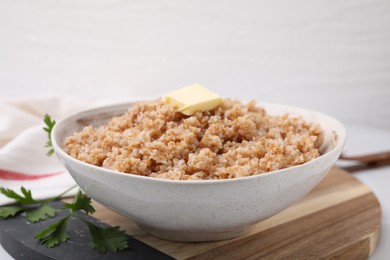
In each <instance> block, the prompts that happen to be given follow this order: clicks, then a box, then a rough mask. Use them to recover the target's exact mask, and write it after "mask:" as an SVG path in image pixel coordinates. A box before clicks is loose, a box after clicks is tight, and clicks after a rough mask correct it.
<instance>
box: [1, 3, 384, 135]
mask: <svg viewBox="0 0 390 260" xmlns="http://www.w3.org/2000/svg"><path fill="white" fill-rule="evenodd" d="M193 82H199V83H201V84H203V85H204V86H206V87H208V88H211V89H213V90H214V91H217V92H219V93H220V94H221V95H223V96H226V97H236V98H240V99H251V98H254V99H257V100H262V101H271V102H279V103H287V104H293V105H299V106H303V107H307V108H312V109H316V110H319V111H323V112H326V113H329V114H332V115H334V116H337V117H339V118H340V119H341V120H347V121H356V122H360V123H368V124H372V125H375V126H382V127H389V128H390V122H389V121H390V120H384V119H390V112H389V111H390V103H389V100H390V1H388V0H343V1H339V0H296V1H288V0H276V1H239V0H236V1H205V0H201V1H199V0H197V1H179V0H173V1H157V0H153V1H145V0H139V1H134V0H132V1H126V0H114V1H108V0H97V1H96V0H90V1H78V0H71V1H52V0H36V1H31V0H1V1H0V93H1V97H20V96H31V95H42V94H47V93H61V94H67V95H71V96H76V97H80V98H88V99H91V98H102V97H117V96H120V97H137V96H161V95H162V94H164V93H166V92H168V91H171V90H173V89H176V88H178V87H181V86H184V85H187V84H190V83H193Z"/></svg>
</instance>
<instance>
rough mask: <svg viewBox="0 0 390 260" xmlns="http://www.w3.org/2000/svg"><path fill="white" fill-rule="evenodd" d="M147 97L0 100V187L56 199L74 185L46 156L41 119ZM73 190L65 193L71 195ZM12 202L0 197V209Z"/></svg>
mask: <svg viewBox="0 0 390 260" xmlns="http://www.w3.org/2000/svg"><path fill="white" fill-rule="evenodd" d="M148 99H150V97H134V96H133V97H131V98H129V97H122V98H114V99H110V98H106V99H103V100H94V101H92V100H79V99H75V98H71V97H63V96H44V97H28V98H18V99H8V100H7V99H1V100H0V187H5V188H10V189H13V190H15V191H20V188H21V186H23V187H25V188H26V189H30V190H31V192H32V195H33V198H34V199H46V198H50V197H53V196H57V195H59V194H61V193H62V192H64V191H65V190H67V189H68V188H70V187H72V186H74V185H76V183H75V182H74V180H73V179H72V177H71V176H70V174H69V173H68V172H67V170H66V169H65V168H64V167H63V166H62V164H61V163H60V162H59V160H58V159H57V157H56V156H55V155H52V156H51V157H49V156H47V155H46V153H47V152H48V150H49V148H47V147H44V146H45V144H46V142H47V133H46V132H45V131H44V130H43V129H42V128H43V127H44V126H45V125H44V123H43V117H44V115H45V114H46V113H47V114H49V115H50V116H51V117H52V118H53V119H55V120H57V121H58V120H60V119H61V118H63V117H65V116H67V115H70V114H72V113H75V112H77V111H80V110H83V109H87V108H92V107H96V106H102V105H109V104H112V103H124V102H131V101H135V100H148ZM76 191H77V189H74V190H72V191H71V192H69V193H67V195H74V194H75V192H76ZM11 202H12V200H10V199H8V198H6V197H5V196H3V195H2V194H0V206H1V205H5V204H8V203H11Z"/></svg>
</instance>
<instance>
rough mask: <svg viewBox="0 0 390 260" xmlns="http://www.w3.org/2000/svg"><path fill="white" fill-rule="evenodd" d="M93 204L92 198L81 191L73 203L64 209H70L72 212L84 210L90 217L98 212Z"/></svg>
mask: <svg viewBox="0 0 390 260" xmlns="http://www.w3.org/2000/svg"><path fill="white" fill-rule="evenodd" d="M91 203H92V202H91V198H90V197H88V196H87V195H85V194H83V193H82V192H81V191H79V192H78V193H77V194H76V196H75V198H74V200H73V203H65V205H64V208H67V209H70V210H71V211H72V212H75V211H78V210H84V211H85V213H87V215H88V214H92V213H94V212H95V211H96V210H95V208H94V207H93V206H92V204H91Z"/></svg>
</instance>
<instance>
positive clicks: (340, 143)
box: [51, 100, 347, 185]
mask: <svg viewBox="0 0 390 260" xmlns="http://www.w3.org/2000/svg"><path fill="white" fill-rule="evenodd" d="M147 101H150V100H147ZM137 102H143V101H137ZM137 102H121V103H114V104H110V105H104V106H99V107H94V108H89V109H85V110H82V111H79V112H76V113H72V114H70V115H68V116H66V117H64V118H62V119H61V120H59V121H58V122H57V123H56V124H55V125H54V128H53V130H52V133H51V140H52V146H53V149H54V151H55V153H56V155H57V156H58V157H63V158H65V159H67V160H70V161H72V162H74V163H76V164H81V165H82V166H83V167H87V168H90V169H92V170H97V171H98V172H101V173H103V174H115V175H118V176H122V177H123V178H129V179H132V178H136V179H140V180H145V181H148V182H157V183H173V184H180V185H194V184H196V185H199V184H202V185H205V184H206V185H210V184H222V183H231V182H242V181H250V180H253V179H257V178H264V177H265V176H270V175H275V174H281V173H286V172H287V171H290V170H292V169H298V168H300V167H306V166H310V165H313V164H316V163H317V162H318V161H320V160H324V158H327V157H329V156H332V154H333V153H335V151H337V150H339V149H340V148H341V149H342V147H343V146H344V144H345V141H346V135H347V131H346V128H345V126H344V125H343V124H342V123H341V122H340V121H339V120H338V119H336V118H334V117H332V116H329V115H327V114H324V113H321V112H317V111H315V110H311V109H305V108H301V107H297V106H291V105H285V104H279V103H271V102H258V101H256V105H257V106H260V107H263V108H264V109H265V110H266V111H267V106H268V107H279V108H281V107H283V108H285V109H288V110H293V111H294V112H296V111H299V112H304V113H310V114H315V115H317V116H319V117H322V118H326V119H327V120H330V121H333V123H334V124H336V125H337V129H340V132H337V136H338V140H337V143H336V145H335V146H334V147H333V148H332V149H331V150H330V151H328V152H327V153H325V154H322V155H320V156H319V157H317V158H314V159H312V160H310V161H308V162H305V163H303V164H299V165H294V166H290V167H287V168H283V169H279V170H274V171H270V172H265V173H260V174H255V175H250V176H244V177H238V178H231V179H211V180H171V179H162V178H155V177H150V176H144V175H137V174H132V173H123V172H119V171H115V170H111V169H107V168H103V167H100V166H96V165H93V164H89V163H86V162H83V161H80V160H78V159H76V158H73V157H72V156H70V155H69V154H67V153H66V152H65V151H64V150H63V148H62V147H61V146H60V145H59V144H58V143H57V138H56V136H57V131H59V129H60V127H61V126H63V125H66V122H68V121H72V120H75V119H76V118H80V117H81V116H83V115H84V114H90V113H93V112H98V111H100V112H103V111H105V110H107V109H115V108H118V109H119V108H121V107H125V106H128V108H129V107H130V106H132V105H134V104H135V103H137ZM125 111H126V110H125ZM271 114H272V113H271ZM293 114H294V113H293ZM301 116H304V115H301Z"/></svg>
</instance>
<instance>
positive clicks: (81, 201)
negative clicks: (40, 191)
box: [0, 114, 129, 253]
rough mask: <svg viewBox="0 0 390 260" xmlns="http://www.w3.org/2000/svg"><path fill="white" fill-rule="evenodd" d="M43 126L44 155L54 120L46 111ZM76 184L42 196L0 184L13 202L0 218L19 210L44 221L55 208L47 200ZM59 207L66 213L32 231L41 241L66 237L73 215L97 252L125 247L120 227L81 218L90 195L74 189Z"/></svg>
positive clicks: (2, 209)
mask: <svg viewBox="0 0 390 260" xmlns="http://www.w3.org/2000/svg"><path fill="white" fill-rule="evenodd" d="M43 121H44V123H45V125H46V127H44V128H43V130H44V131H45V132H47V135H48V140H47V143H46V145H45V147H48V148H50V150H49V151H48V152H47V155H48V156H51V155H53V154H54V149H53V145H52V141H51V132H52V130H53V127H54V125H55V124H56V121H55V120H53V119H51V117H50V115H48V114H46V115H45V116H44V118H43ZM76 187H77V186H74V187H71V188H70V189H68V190H66V191H64V192H63V193H61V194H59V195H58V196H56V197H54V198H50V199H46V200H35V199H34V198H33V197H32V194H31V191H30V190H26V189H25V188H24V187H21V188H20V191H21V194H19V193H17V192H15V191H14V190H11V189H6V188H3V187H0V193H2V194H3V195H5V196H6V197H8V198H10V199H13V200H15V202H16V204H14V205H12V206H2V207H0V219H7V218H12V217H16V216H17V215H19V214H21V213H25V217H26V218H27V220H28V221H29V222H31V223H36V222H39V221H44V220H46V219H47V218H48V217H51V218H52V217H55V216H56V214H57V212H58V211H59V210H57V209H55V208H53V207H52V206H50V205H49V203H50V202H53V201H55V200H58V199H60V198H61V197H62V196H63V195H65V194H66V193H68V192H69V191H70V190H72V189H74V188H76ZM60 210H67V212H68V215H67V216H66V217H64V218H62V219H60V220H59V221H57V222H56V223H54V224H51V225H50V226H48V227H47V228H45V229H43V230H42V231H41V232H39V233H38V234H36V235H35V237H34V238H36V239H38V240H39V241H40V242H41V243H42V244H43V245H45V246H47V247H48V248H52V247H54V246H57V245H59V244H61V243H65V242H66V241H68V239H70V238H69V235H68V233H67V224H68V221H69V219H70V218H71V217H75V218H78V219H80V220H81V221H83V222H84V223H85V224H86V225H87V226H88V229H89V232H90V233H91V236H92V242H91V244H92V248H95V249H97V250H98V251H99V252H100V253H105V252H107V250H109V251H111V252H117V251H121V250H124V249H126V248H128V247H129V246H128V237H127V235H126V233H125V232H124V231H121V230H120V229H119V228H120V227H108V228H101V227H98V226H96V225H95V224H93V223H91V222H90V221H88V220H86V219H84V218H82V217H81V216H80V214H78V213H79V212H80V211H81V212H85V213H86V214H87V215H88V214H93V213H94V212H95V211H96V210H95V208H94V207H93V206H92V202H91V198H90V197H88V196H87V195H86V194H83V193H82V192H81V191H80V190H79V191H78V192H77V194H76V196H75V198H74V200H73V202H72V203H65V204H64V206H63V207H62V208H61V209H60Z"/></svg>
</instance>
